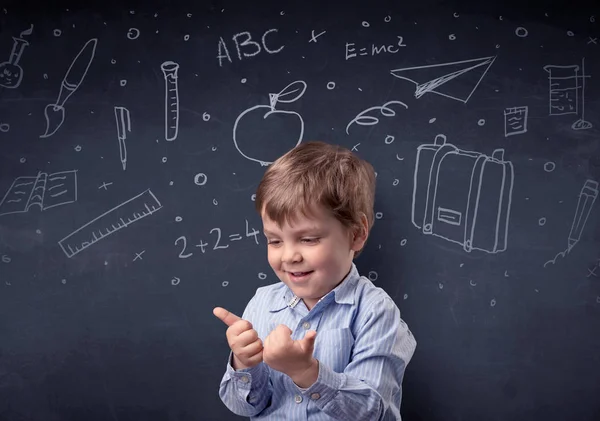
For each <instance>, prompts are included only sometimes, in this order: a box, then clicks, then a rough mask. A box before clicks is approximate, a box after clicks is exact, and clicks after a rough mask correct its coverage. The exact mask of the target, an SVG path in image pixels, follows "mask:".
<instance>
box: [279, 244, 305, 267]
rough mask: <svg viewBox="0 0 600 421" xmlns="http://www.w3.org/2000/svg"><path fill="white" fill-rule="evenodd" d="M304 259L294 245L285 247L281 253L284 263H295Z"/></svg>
mask: <svg viewBox="0 0 600 421" xmlns="http://www.w3.org/2000/svg"><path fill="white" fill-rule="evenodd" d="M301 260H302V255H301V254H300V253H299V252H298V250H296V249H295V248H294V247H285V249H284V250H283V253H282V254H281V261H282V262H283V263H293V262H299V261H301Z"/></svg>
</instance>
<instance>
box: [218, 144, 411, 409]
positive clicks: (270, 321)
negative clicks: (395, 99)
mask: <svg viewBox="0 0 600 421" xmlns="http://www.w3.org/2000/svg"><path fill="white" fill-rule="evenodd" d="M374 201H375V172H374V170H373V167H372V166H371V165H370V164H369V163H367V162H366V161H364V160H362V159H360V158H358V157H357V156H356V155H354V154H353V153H352V152H351V151H349V150H348V149H345V148H342V147H340V146H335V145H330V144H327V143H323V142H308V143H303V144H300V145H299V146H297V147H295V148H294V149H292V150H291V151H289V152H288V153H286V154H285V155H283V156H282V157H280V158H279V159H277V160H276V161H275V162H274V163H273V165H272V166H271V167H269V168H268V169H267V171H266V172H265V174H264V176H263V178H262V180H261V182H260V184H259V186H258V190H257V193H256V209H257V211H258V212H259V213H260V215H261V218H262V221H263V228H264V234H265V236H266V238H267V243H268V245H267V248H268V253H267V254H268V260H269V264H270V266H271V268H272V269H273V271H274V272H275V273H276V274H277V276H278V278H279V279H280V280H281V283H276V284H273V285H268V286H265V287H261V288H258V289H257V291H256V294H255V295H254V297H252V299H251V300H250V302H249V303H248V305H247V306H246V309H245V311H244V314H243V315H242V317H241V318H240V317H238V316H236V315H234V314H232V313H230V312H228V311H227V310H225V309H223V308H221V307H216V308H215V309H214V310H213V313H214V314H215V316H216V317H218V318H219V319H221V320H222V321H223V322H224V323H225V324H227V325H228V326H229V328H228V329H227V341H228V343H229V347H230V348H231V353H230V357H229V363H228V364H227V369H226V372H225V374H224V376H223V379H222V381H221V385H220V388H219V395H220V397H221V400H222V401H223V403H224V404H225V405H226V406H227V407H228V408H229V409H230V410H231V411H232V412H234V413H236V414H238V415H242V416H247V417H251V418H252V419H256V420H258V419H260V420H308V421H312V420H343V421H355V420H359V421H372V420H400V419H401V418H400V402H401V399H402V379H403V376H404V370H405V368H406V365H407V364H408V363H409V361H410V359H411V357H412V355H413V353H414V351H415V347H416V341H415V339H414V337H413V336H412V334H411V332H410V330H409V329H408V327H407V325H406V324H405V323H404V322H403V321H402V320H401V318H400V311H399V310H398V307H397V306H396V304H395V303H394V301H393V300H392V299H391V298H390V297H389V296H388V295H387V294H386V293H385V292H384V291H383V290H382V289H381V288H378V287H375V286H374V285H373V284H372V283H371V281H370V280H369V279H367V278H365V277H361V276H360V275H359V274H358V271H357V269H356V266H355V265H354V263H353V259H354V258H355V257H356V256H358V254H359V253H360V252H361V250H362V248H363V246H364V244H365V242H366V241H367V237H368V235H369V232H370V230H371V227H372V225H373V222H374V217H373V214H374V212H373V206H374Z"/></svg>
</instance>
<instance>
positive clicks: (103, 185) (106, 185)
mask: <svg viewBox="0 0 600 421" xmlns="http://www.w3.org/2000/svg"><path fill="white" fill-rule="evenodd" d="M111 184H112V183H108V184H107V183H102V185H101V186H100V187H98V190H100V189H101V188H104V190H108V189H107V187H108V186H110V185H111Z"/></svg>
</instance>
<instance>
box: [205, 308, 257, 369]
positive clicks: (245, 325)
mask: <svg viewBox="0 0 600 421" xmlns="http://www.w3.org/2000/svg"><path fill="white" fill-rule="evenodd" d="M213 314H214V315H215V316H217V317H218V318H219V319H221V320H222V321H223V323H225V324H226V325H227V326H229V327H228V328H227V332H226V336H227V343H229V348H231V351H232V352H233V368H234V369H235V370H239V369H241V368H250V367H254V366H255V365H258V364H259V363H260V362H261V361H262V360H263V344H262V341H261V340H260V338H259V337H258V333H257V332H256V330H254V329H253V328H252V323H250V322H249V321H248V320H244V319H242V318H240V317H238V316H236V315H235V314H233V313H231V312H229V311H227V310H225V309H224V308H221V307H215V308H214V309H213Z"/></svg>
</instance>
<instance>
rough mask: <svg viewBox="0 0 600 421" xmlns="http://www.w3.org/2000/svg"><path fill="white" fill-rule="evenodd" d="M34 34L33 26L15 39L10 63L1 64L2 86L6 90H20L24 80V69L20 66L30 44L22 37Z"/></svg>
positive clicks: (0, 83)
mask: <svg viewBox="0 0 600 421" xmlns="http://www.w3.org/2000/svg"><path fill="white" fill-rule="evenodd" d="M32 33H33V25H31V27H30V28H29V29H27V30H26V31H23V32H21V34H20V35H19V37H18V38H16V37H13V47H12V51H11V53H10V57H9V59H8V61H5V62H3V63H0V86H2V87H4V88H10V89H14V88H18V87H19V85H20V84H21V80H22V79H23V68H22V67H21V66H20V65H19V61H20V60H21V56H22V55H23V50H24V49H25V47H27V46H28V45H29V42H27V41H26V40H24V39H23V38H22V37H24V36H25V35H31V34H32Z"/></svg>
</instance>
